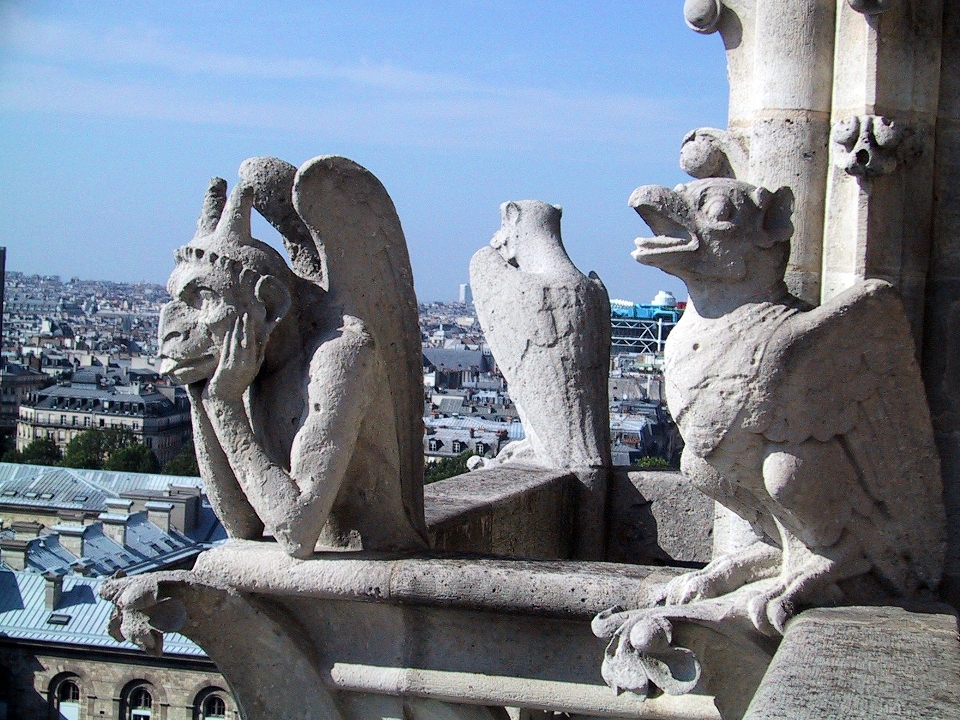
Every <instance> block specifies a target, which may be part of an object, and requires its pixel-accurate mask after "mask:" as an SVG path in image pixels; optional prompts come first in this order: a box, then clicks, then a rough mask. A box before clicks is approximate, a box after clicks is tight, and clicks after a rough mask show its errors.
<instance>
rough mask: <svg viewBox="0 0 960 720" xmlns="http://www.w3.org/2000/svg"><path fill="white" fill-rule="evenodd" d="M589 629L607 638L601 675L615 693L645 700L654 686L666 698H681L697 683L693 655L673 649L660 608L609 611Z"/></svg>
mask: <svg viewBox="0 0 960 720" xmlns="http://www.w3.org/2000/svg"><path fill="white" fill-rule="evenodd" d="M591 627H592V629H593V632H594V634H595V635H596V636H597V637H601V638H610V642H609V643H608V644H607V648H606V651H605V652H604V657H603V665H602V666H601V669H600V672H601V675H602V676H603V679H604V680H605V681H606V683H607V685H609V686H610V687H611V688H613V689H614V690H616V691H617V692H618V693H619V692H621V691H623V690H630V691H632V692H635V693H637V694H638V695H641V696H643V697H646V696H647V695H649V694H650V685H651V684H653V685H654V686H656V687H658V688H660V689H662V690H663V691H664V692H666V693H667V694H669V695H683V694H685V693H688V692H690V691H691V690H693V688H694V687H696V684H697V682H698V681H699V680H700V671H701V668H700V662H699V661H698V660H697V658H696V656H695V655H694V654H693V651H691V650H688V649H687V648H682V647H674V646H673V645H672V641H673V626H672V625H671V624H670V620H669V619H668V618H666V617H664V616H663V612H662V608H651V609H647V610H633V611H624V610H623V609H622V608H612V609H610V610H606V611H604V612H602V613H600V614H599V615H597V617H595V618H594V620H593V623H592V625H591Z"/></svg>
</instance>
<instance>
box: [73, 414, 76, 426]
mask: <svg viewBox="0 0 960 720" xmlns="http://www.w3.org/2000/svg"><path fill="white" fill-rule="evenodd" d="M73 424H74V425H76V424H77V416H76V415H74V416H73Z"/></svg>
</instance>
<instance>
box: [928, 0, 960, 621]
mask: <svg viewBox="0 0 960 720" xmlns="http://www.w3.org/2000/svg"><path fill="white" fill-rule="evenodd" d="M943 18H944V22H943V27H944V32H943V43H942V55H941V57H942V65H941V72H940V97H939V114H938V116H937V125H936V156H935V160H934V166H935V167H934V180H933V188H934V204H933V242H932V247H931V252H930V270H929V273H928V275H927V286H926V316H925V321H924V343H923V371H924V380H925V382H926V385H927V398H928V400H929V401H930V410H931V414H932V416H933V427H934V432H935V437H936V440H937V446H938V448H939V450H940V461H941V465H942V468H943V480H944V500H945V504H946V509H947V520H948V524H947V527H948V533H949V538H948V542H949V544H948V549H947V563H946V575H945V579H944V593H943V594H944V597H945V598H946V599H948V600H950V601H951V602H953V603H954V605H956V604H957V602H958V601H960V0H945V2H944V3H943Z"/></svg>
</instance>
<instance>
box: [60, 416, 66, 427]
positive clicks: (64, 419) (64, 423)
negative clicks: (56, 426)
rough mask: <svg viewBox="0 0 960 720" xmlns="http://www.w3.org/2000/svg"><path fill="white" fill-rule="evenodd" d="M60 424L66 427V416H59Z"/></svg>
mask: <svg viewBox="0 0 960 720" xmlns="http://www.w3.org/2000/svg"><path fill="white" fill-rule="evenodd" d="M60 424H61V425H66V424H67V416H66V415H61V416H60Z"/></svg>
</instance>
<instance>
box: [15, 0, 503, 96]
mask: <svg viewBox="0 0 960 720" xmlns="http://www.w3.org/2000/svg"><path fill="white" fill-rule="evenodd" d="M6 26H7V27H6V28H5V32H4V43H5V44H6V45H7V48H8V50H15V51H17V52H18V53H21V54H23V55H24V56H26V57H30V58H33V59H36V60H47V61H50V62H63V61H72V62H88V63H98V64H102V65H105V66H112V67H128V68H144V69H153V70H167V71H169V72H173V73H177V74H185V75H209V76H219V77H228V78H234V79H238V80H243V79H247V80H290V81H310V80H328V81H346V82H349V83H353V84H355V85H358V86H367V87H371V88H376V89H380V90H387V91H393V92H417V93H464V92H467V93H478V92H481V93H482V92H495V89H494V88H489V87H484V86H482V85H481V84H479V83H475V82H473V81H471V80H469V79H467V78H463V77H461V76H458V75H455V74H452V73H426V72H420V71H416V70H410V69H407V68H401V67H396V66H394V65H390V64H387V63H381V64H378V63H372V62H369V61H361V62H359V63H355V64H334V63H327V62H323V61H320V60H316V59H312V58H285V57H245V56H242V55H230V54H223V53H216V52H210V51H208V50H201V49H197V48H195V47H191V46H188V45H184V44H183V43H180V42H177V41H176V40H172V39H170V38H168V37H166V36H165V34H164V33H162V32H161V31H159V30H157V29H145V28H127V27H112V28H108V29H106V30H105V31H102V32H94V31H93V30H91V29H90V28H88V27H87V26H85V25H81V24H63V23H56V22H52V21H41V20H37V19H35V18H29V17H25V16H22V15H19V14H13V13H11V14H10V16H9V18H8V19H7V23H6Z"/></svg>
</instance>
